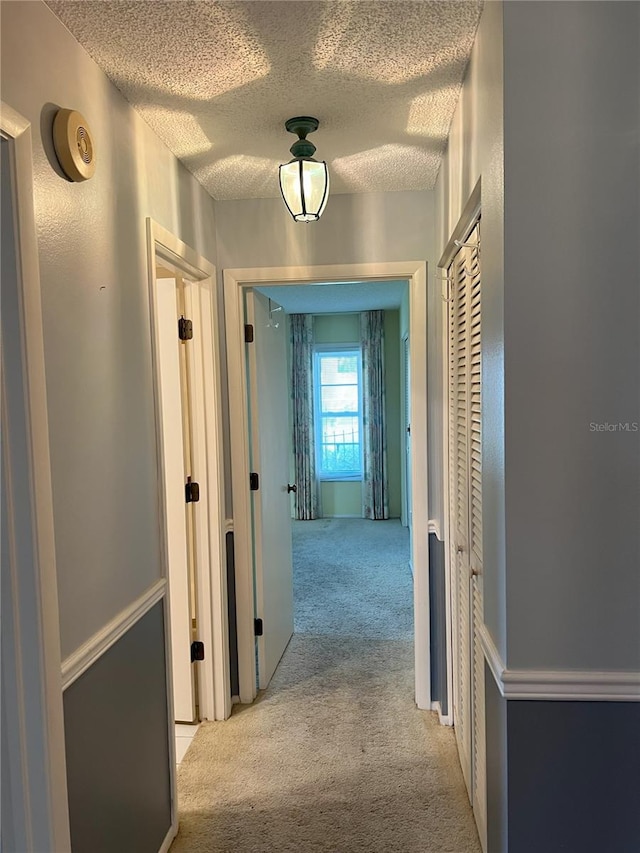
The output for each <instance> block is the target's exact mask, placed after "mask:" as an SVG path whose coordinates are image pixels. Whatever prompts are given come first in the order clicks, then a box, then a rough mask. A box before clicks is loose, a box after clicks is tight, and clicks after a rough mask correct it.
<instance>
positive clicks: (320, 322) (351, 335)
mask: <svg viewBox="0 0 640 853" xmlns="http://www.w3.org/2000/svg"><path fill="white" fill-rule="evenodd" d="M313 339H314V341H315V343H317V344H357V343H359V342H360V315H359V314H318V315H316V316H315V317H314V318H313Z"/></svg>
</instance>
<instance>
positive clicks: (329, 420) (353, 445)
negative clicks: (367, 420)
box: [313, 345, 362, 480]
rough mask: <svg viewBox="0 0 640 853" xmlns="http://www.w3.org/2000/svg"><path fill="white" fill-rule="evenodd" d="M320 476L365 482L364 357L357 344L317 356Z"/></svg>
mask: <svg viewBox="0 0 640 853" xmlns="http://www.w3.org/2000/svg"><path fill="white" fill-rule="evenodd" d="M313 378H314V389H315V430H316V465H317V475H318V477H319V478H320V479H321V480H360V479H362V448H361V435H362V390H361V389H362V356H361V353H360V347H359V346H356V345H351V346H345V347H335V346H334V347H332V348H331V349H321V348H317V349H316V351H315V357H314V377H313Z"/></svg>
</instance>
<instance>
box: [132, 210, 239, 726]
mask: <svg viewBox="0 0 640 853" xmlns="http://www.w3.org/2000/svg"><path fill="white" fill-rule="evenodd" d="M147 253H148V270H149V298H150V314H151V342H152V356H153V364H154V377H155V378H154V387H155V406H156V429H157V438H158V441H157V445H158V462H157V464H158V475H159V482H160V484H161V495H160V496H161V498H162V499H161V506H160V517H161V524H162V530H161V536H162V560H163V577H168V572H167V569H168V567H167V539H166V536H167V533H166V519H165V510H164V456H163V453H162V441H163V438H162V417H161V406H160V401H161V398H160V394H161V388H160V382H159V375H158V371H157V364H158V358H157V353H158V350H157V347H158V341H157V302H156V286H155V282H156V278H157V272H156V257H161V258H164V259H165V260H167V261H169V262H170V263H172V264H173V265H174V266H175V267H177V268H178V269H179V270H180V271H181V272H182V273H183V274H184V275H185V276H187V277H188V278H190V279H193V280H194V282H195V285H196V286H197V289H196V291H194V298H197V296H199V302H200V304H199V309H200V310H199V314H200V322H201V324H202V328H201V330H199V331H200V334H199V335H197V336H196V337H195V338H194V341H197V343H198V349H197V353H196V358H197V365H198V369H197V377H198V380H199V383H200V385H199V387H198V389H197V399H198V402H199V403H200V404H203V405H199V406H198V408H199V409H200V408H202V409H203V411H202V412H201V413H200V415H199V416H200V417H201V418H202V419H203V423H202V425H201V428H200V429H199V433H198V436H199V440H198V453H199V459H198V468H199V471H200V472H201V473H199V475H198V476H199V477H200V485H201V495H202V497H201V504H202V505H203V506H204V507H205V508H206V513H207V518H208V560H207V561H206V562H207V564H208V566H209V567H210V571H200V572H198V574H197V585H198V589H197V599H198V622H199V627H200V633H201V639H202V640H203V642H204V643H205V649H206V656H205V659H204V661H203V662H202V665H201V667H200V670H199V677H200V690H199V705H200V713H201V716H202V717H203V718H205V719H216V720H218V719H220V720H221V719H226V718H227V717H228V716H229V714H230V713H231V690H230V686H229V685H230V679H229V625H228V616H227V575H226V557H225V538H224V537H225V519H224V510H223V507H224V496H223V491H222V489H223V482H224V476H223V471H224V469H223V449H222V402H221V393H220V387H221V386H220V366H219V365H220V359H219V353H220V346H219V341H218V332H217V329H218V324H217V320H216V318H215V316H214V314H215V306H216V299H215V283H216V270H215V267H214V265H213V264H212V263H210V262H209V261H208V260H207V259H206V258H203V257H201V256H200V255H198V254H197V253H196V252H195V251H194V250H193V249H191V248H190V247H189V246H187V245H186V244H185V243H183V242H182V241H181V240H179V239H178V238H177V237H175V236H174V235H173V234H171V233H170V232H169V231H167V230H166V229H164V228H162V226H160V225H158V224H157V223H156V222H154V221H153V220H152V219H147ZM176 334H177V331H176ZM168 606H169V607H170V603H169V605H168ZM168 630H169V626H167V631H168ZM169 660H170V658H169ZM170 692H171V691H170ZM172 704H173V700H172ZM170 719H171V721H172V723H171V724H172V725H173V710H171V713H170Z"/></svg>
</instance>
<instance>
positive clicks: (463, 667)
mask: <svg viewBox="0 0 640 853" xmlns="http://www.w3.org/2000/svg"><path fill="white" fill-rule="evenodd" d="M449 277H450V278H451V279H452V281H451V282H450V297H451V302H450V303H449V406H450V409H449V430H450V435H449V448H450V455H451V458H450V474H451V483H450V501H451V537H450V539H451V541H450V548H451V569H452V574H453V577H452V584H451V586H452V590H453V596H454V608H453V609H454V614H455V625H454V632H453V633H454V638H455V650H454V653H455V656H456V661H457V667H456V677H455V680H454V685H453V688H454V690H453V707H454V720H455V735H456V740H457V743H458V752H459V754H460V764H461V765H462V772H463V775H464V779H465V783H466V785H467V789H468V791H469V796H470V797H471V732H472V719H471V606H470V605H471V602H470V585H469V571H468V568H467V567H466V563H467V560H466V553H467V551H468V538H469V488H468V438H467V436H468V422H469V421H468V418H469V412H468V410H469V400H468V381H467V376H468V372H469V341H468V334H467V327H468V321H469V308H470V306H469V291H468V288H467V286H466V274H465V263H464V253H463V252H462V251H461V252H458V254H457V255H456V257H455V259H454V261H453V263H452V264H451V266H450V267H449Z"/></svg>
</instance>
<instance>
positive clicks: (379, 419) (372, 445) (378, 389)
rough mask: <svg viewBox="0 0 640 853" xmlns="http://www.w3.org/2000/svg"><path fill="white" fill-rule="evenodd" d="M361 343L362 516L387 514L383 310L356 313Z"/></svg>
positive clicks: (386, 516) (385, 515)
mask: <svg viewBox="0 0 640 853" xmlns="http://www.w3.org/2000/svg"><path fill="white" fill-rule="evenodd" d="M360 337H361V343H362V397H363V400H362V414H363V427H364V432H363V456H364V484H363V485H364V488H363V492H364V494H363V513H362V514H363V516H364V518H373V519H377V520H381V519H385V518H389V485H388V475H387V429H386V418H385V391H384V311H363V312H362V313H361V314H360Z"/></svg>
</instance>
